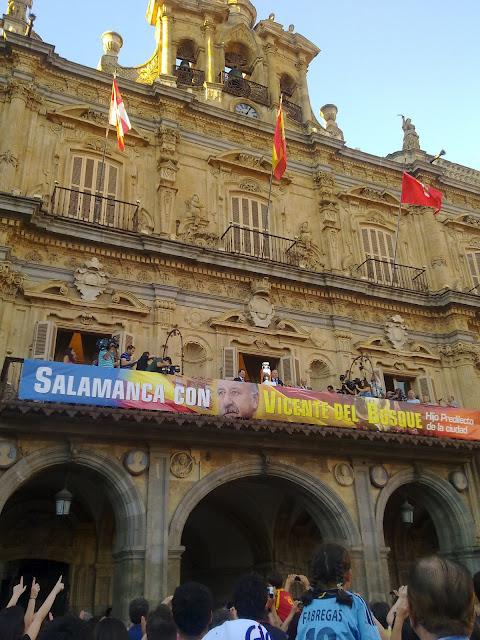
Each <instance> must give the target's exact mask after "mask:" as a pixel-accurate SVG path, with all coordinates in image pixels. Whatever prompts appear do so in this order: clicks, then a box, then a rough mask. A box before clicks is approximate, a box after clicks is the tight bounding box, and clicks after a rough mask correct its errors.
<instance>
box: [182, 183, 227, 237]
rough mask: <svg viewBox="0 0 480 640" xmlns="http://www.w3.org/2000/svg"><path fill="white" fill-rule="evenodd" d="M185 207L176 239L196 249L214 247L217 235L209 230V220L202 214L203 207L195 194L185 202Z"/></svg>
mask: <svg viewBox="0 0 480 640" xmlns="http://www.w3.org/2000/svg"><path fill="white" fill-rule="evenodd" d="M185 207H186V210H185V214H184V216H183V218H182V220H180V221H179V222H180V225H179V227H178V231H177V238H178V239H179V240H181V241H182V242H185V243H186V244H194V245H196V246H198V247H216V246H217V244H218V234H216V233H213V232H212V231H210V230H209V226H210V220H209V219H208V218H207V216H206V215H205V214H204V213H203V211H204V209H205V207H204V206H203V205H202V204H201V202H200V198H199V197H198V195H197V194H196V193H194V194H193V196H192V197H191V198H190V199H189V200H186V201H185Z"/></svg>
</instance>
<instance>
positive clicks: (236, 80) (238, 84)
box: [220, 71, 270, 107]
mask: <svg viewBox="0 0 480 640" xmlns="http://www.w3.org/2000/svg"><path fill="white" fill-rule="evenodd" d="M220 83H221V84H223V90H224V91H225V93H230V94H231V95H232V96H238V97H242V98H249V99H250V100H253V102H257V103H258V104H263V105H265V106H266V107H268V106H270V96H269V93H268V87H264V86H263V84H257V83H256V82H252V81H251V80H247V79H246V78H243V77H242V76H241V75H239V74H238V72H237V73H233V72H232V71H230V72H229V73H226V72H222V73H221V74H220Z"/></svg>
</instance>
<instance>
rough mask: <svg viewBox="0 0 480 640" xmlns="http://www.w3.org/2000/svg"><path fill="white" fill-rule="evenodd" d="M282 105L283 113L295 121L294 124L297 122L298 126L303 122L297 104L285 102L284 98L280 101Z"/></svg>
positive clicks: (300, 110) (300, 109)
mask: <svg viewBox="0 0 480 640" xmlns="http://www.w3.org/2000/svg"><path fill="white" fill-rule="evenodd" d="M282 105H283V108H284V110H285V113H286V114H287V116H288V117H289V118H291V119H292V120H295V122H299V123H300V124H301V123H302V122H303V113H302V107H301V106H300V105H299V104H295V102H290V100H287V99H286V98H285V96H284V97H283V100H282Z"/></svg>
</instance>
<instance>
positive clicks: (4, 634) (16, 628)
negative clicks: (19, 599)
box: [0, 605, 25, 640]
mask: <svg viewBox="0 0 480 640" xmlns="http://www.w3.org/2000/svg"><path fill="white" fill-rule="evenodd" d="M24 616H25V612H24V610H23V609H22V607H19V606H18V605H13V606H11V607H7V608H6V609H2V610H1V611H0V638H2V640H20V639H21V638H22V639H23V638H25V636H24V635H23V633H24V631H25V622H24Z"/></svg>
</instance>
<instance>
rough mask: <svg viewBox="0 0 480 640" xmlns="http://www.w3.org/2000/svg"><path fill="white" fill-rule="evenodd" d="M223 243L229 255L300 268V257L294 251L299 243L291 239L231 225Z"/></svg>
mask: <svg viewBox="0 0 480 640" xmlns="http://www.w3.org/2000/svg"><path fill="white" fill-rule="evenodd" d="M221 241H222V243H223V249H224V250H225V251H227V252H228V253H236V254H239V255H242V256H251V257H253V258H260V259H261V260H268V261H269V262H280V263H281V264H289V265H294V266H298V255H297V254H296V252H295V251H294V250H293V248H294V247H295V245H296V244H297V241H296V240H292V239H290V238H283V237H282V236H275V235H272V234H271V233H267V232H265V231H259V230H258V229H249V228H248V227H242V226H240V225H237V224H231V225H230V226H229V227H228V228H227V229H226V231H225V233H224V234H223V235H222V237H221Z"/></svg>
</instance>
